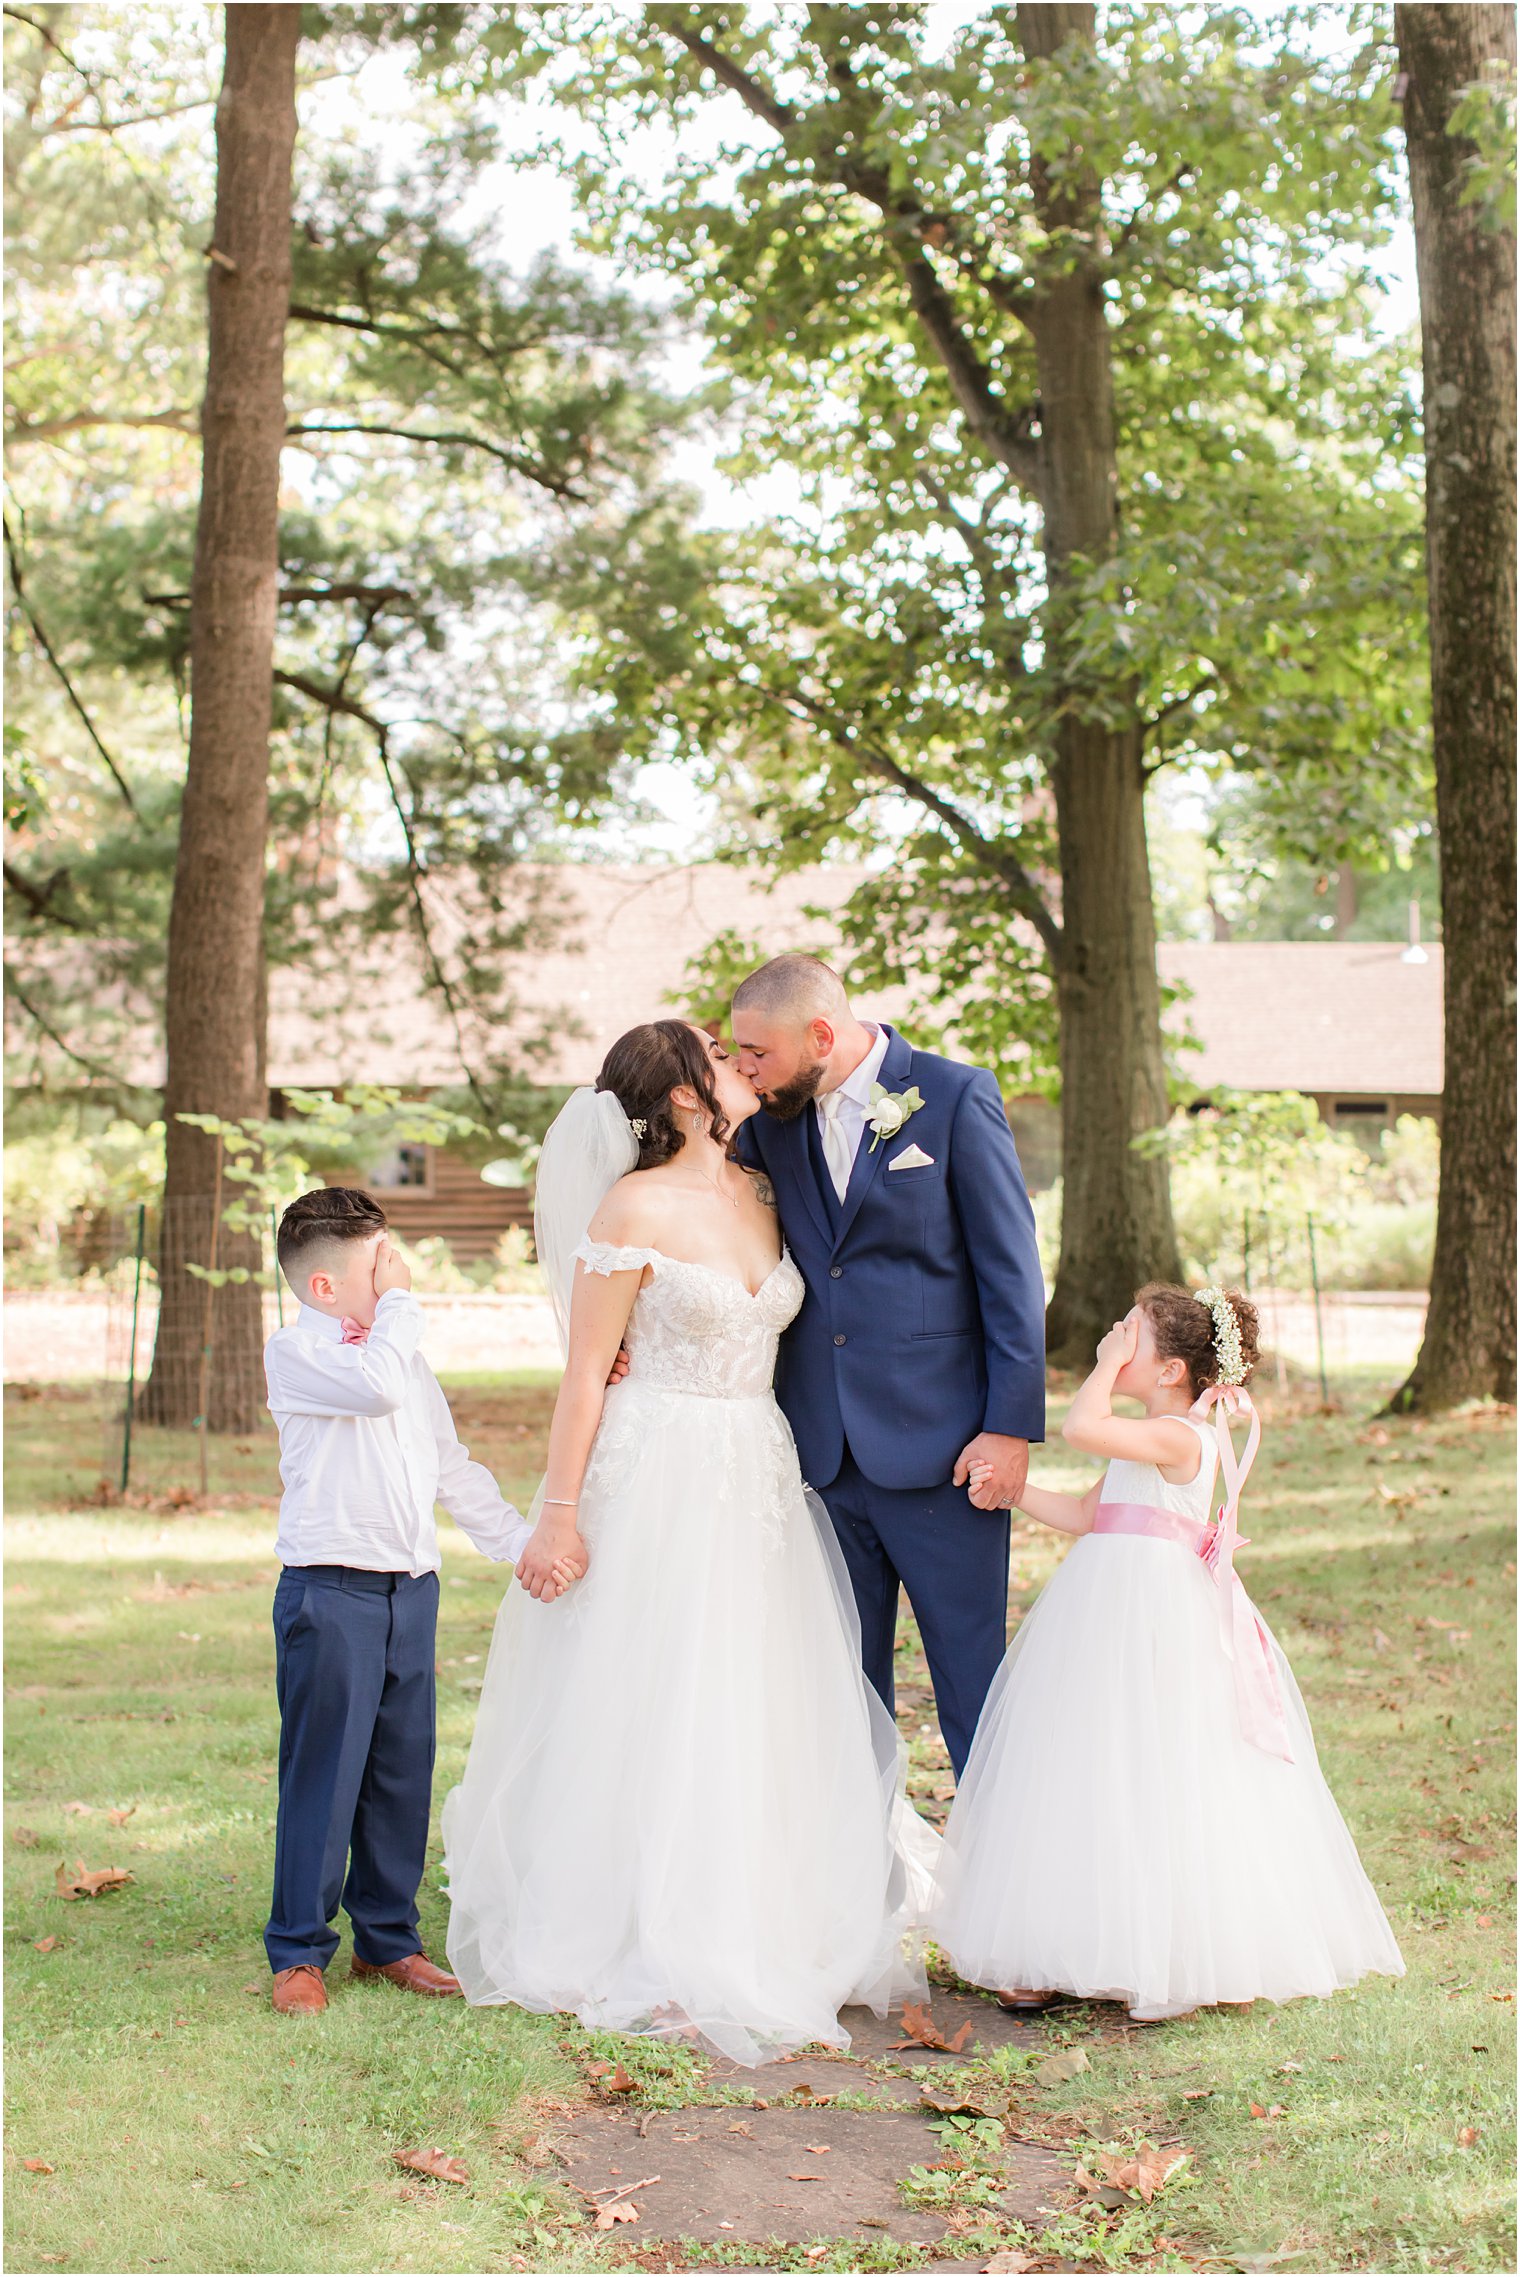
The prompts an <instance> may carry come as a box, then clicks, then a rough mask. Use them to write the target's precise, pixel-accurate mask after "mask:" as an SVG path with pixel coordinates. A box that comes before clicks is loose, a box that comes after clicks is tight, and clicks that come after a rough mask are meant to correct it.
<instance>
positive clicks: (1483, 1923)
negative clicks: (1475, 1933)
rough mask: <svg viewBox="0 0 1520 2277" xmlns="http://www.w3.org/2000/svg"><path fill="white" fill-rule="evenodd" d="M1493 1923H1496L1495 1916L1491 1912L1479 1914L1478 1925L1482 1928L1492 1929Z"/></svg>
mask: <svg viewBox="0 0 1520 2277" xmlns="http://www.w3.org/2000/svg"><path fill="white" fill-rule="evenodd" d="M1493 1925H1494V1917H1493V1915H1492V1914H1491V1913H1480V1914H1479V1916H1478V1927H1479V1928H1480V1929H1492V1928H1493Z"/></svg>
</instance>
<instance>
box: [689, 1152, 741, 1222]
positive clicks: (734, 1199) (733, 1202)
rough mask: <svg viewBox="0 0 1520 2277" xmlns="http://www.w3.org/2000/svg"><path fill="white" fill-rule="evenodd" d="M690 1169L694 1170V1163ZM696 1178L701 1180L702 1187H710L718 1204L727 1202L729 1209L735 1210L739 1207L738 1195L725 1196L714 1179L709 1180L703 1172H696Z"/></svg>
mask: <svg viewBox="0 0 1520 2277" xmlns="http://www.w3.org/2000/svg"><path fill="white" fill-rule="evenodd" d="M692 1168H693V1169H694V1170H695V1169H696V1164H695V1163H693V1164H692ZM697 1176H698V1177H699V1178H700V1179H701V1181H702V1183H703V1185H704V1186H711V1188H712V1190H713V1192H714V1193H715V1194H716V1195H717V1197H718V1199H719V1201H720V1202H727V1203H728V1205H729V1207H730V1209H734V1210H736V1209H737V1208H738V1207H739V1197H738V1195H737V1194H726V1193H725V1192H724V1191H723V1188H722V1186H721V1185H720V1184H719V1182H718V1180H717V1179H716V1178H709V1177H708V1175H707V1172H706V1171H705V1170H697Z"/></svg>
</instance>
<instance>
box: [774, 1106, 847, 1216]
mask: <svg viewBox="0 0 1520 2277" xmlns="http://www.w3.org/2000/svg"><path fill="white" fill-rule="evenodd" d="M812 1112H813V1110H812V1108H811V1107H804V1108H803V1110H802V1114H800V1115H794V1116H793V1118H792V1120H791V1121H790V1122H789V1123H782V1122H777V1121H776V1119H775V1118H774V1117H772V1118H770V1120H771V1127H772V1129H773V1130H774V1131H775V1134H776V1141H777V1153H778V1156H779V1160H780V1163H781V1164H784V1165H785V1167H786V1169H787V1170H788V1172H789V1173H790V1175H791V1180H792V1183H793V1185H794V1186H795V1187H796V1188H797V1191H798V1192H799V1194H800V1195H801V1196H802V1199H803V1201H804V1203H805V1204H806V1205H807V1210H808V1214H809V1216H810V1217H811V1218H812V1221H813V1223H814V1225H815V1226H816V1227H817V1229H818V1234H819V1238H820V1240H822V1241H823V1242H825V1243H826V1244H827V1245H828V1246H829V1247H830V1248H832V1247H833V1242H834V1235H833V1230H832V1228H831V1227H830V1225H829V1221H828V1218H827V1216H826V1214H825V1211H824V1206H823V1196H822V1195H821V1194H820V1193H819V1191H818V1181H817V1179H816V1178H815V1177H814V1176H813V1165H812V1162H811V1161H810V1159H809V1157H808V1143H807V1124H806V1122H805V1120H804V1117H806V1116H808V1115H810V1114H811V1113H812Z"/></svg>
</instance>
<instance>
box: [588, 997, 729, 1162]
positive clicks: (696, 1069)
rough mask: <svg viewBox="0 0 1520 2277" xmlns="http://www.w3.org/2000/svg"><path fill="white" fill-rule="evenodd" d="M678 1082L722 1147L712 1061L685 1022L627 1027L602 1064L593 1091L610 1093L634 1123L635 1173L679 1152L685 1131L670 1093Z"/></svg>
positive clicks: (723, 1130) (724, 1132) (724, 1130)
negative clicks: (700, 1108)
mask: <svg viewBox="0 0 1520 2277" xmlns="http://www.w3.org/2000/svg"><path fill="white" fill-rule="evenodd" d="M683 1084H684V1085H685V1086H686V1088H687V1089H688V1090H691V1091H694V1092H695V1093H696V1095H697V1097H698V1099H699V1100H700V1101H701V1103H702V1106H703V1108H704V1109H705V1110H706V1114H707V1127H708V1129H709V1131H710V1132H711V1133H712V1136H713V1137H714V1138H715V1139H716V1140H717V1142H718V1144H719V1146H722V1145H723V1144H724V1143H725V1141H726V1140H727V1138H728V1123H727V1121H726V1119H725V1117H724V1115H723V1113H722V1111H721V1110H720V1108H719V1106H718V1094H717V1092H716V1090H715V1089H714V1088H713V1079H712V1063H711V1061H710V1060H709V1059H708V1056H707V1053H706V1050H705V1049H704V1047H703V1046H702V1045H701V1044H700V1043H699V1042H698V1041H697V1038H696V1037H695V1036H694V1035H693V1034H692V1032H691V1030H690V1028H688V1027H687V1025H686V1022H685V1021H684V1020H648V1021H646V1022H645V1023H644V1025H643V1027H641V1028H630V1029H629V1031H628V1033H627V1035H626V1036H619V1037H618V1040H617V1042H616V1043H615V1044H614V1045H613V1047H612V1049H611V1051H610V1052H609V1053H608V1054H607V1057H606V1058H605V1059H604V1060H603V1062H602V1072H601V1074H600V1075H599V1076H598V1077H597V1079H596V1088H597V1090H598V1091H610V1092H611V1093H612V1095H613V1097H614V1098H615V1099H616V1101H617V1103H618V1105H619V1106H620V1107H621V1108H622V1110H623V1113H624V1114H625V1115H626V1116H627V1117H628V1120H629V1122H630V1123H632V1124H633V1125H634V1136H635V1138H636V1139H637V1140H638V1142H639V1159H638V1161H637V1162H636V1163H635V1165H634V1168H635V1169H636V1170H653V1169H655V1168H656V1166H657V1165H658V1164H659V1163H662V1162H668V1161H669V1160H670V1158H671V1156H672V1155H673V1154H679V1153H680V1151H681V1146H682V1143H683V1142H684V1140H685V1137H686V1133H685V1132H684V1131H683V1130H682V1128H681V1124H680V1119H679V1117H678V1115H677V1113H676V1110H675V1108H674V1107H672V1105H671V1104H670V1094H671V1093H672V1091H674V1090H676V1089H677V1088H678V1087H679V1086H681V1085H683ZM640 1123H642V1124H643V1126H644V1127H643V1130H642V1131H640V1130H639V1128H638V1126H639V1124H640Z"/></svg>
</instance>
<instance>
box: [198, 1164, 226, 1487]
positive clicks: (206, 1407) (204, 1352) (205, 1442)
mask: <svg viewBox="0 0 1520 2277" xmlns="http://www.w3.org/2000/svg"><path fill="white" fill-rule="evenodd" d="M221 1228H222V1134H221V1132H220V1131H218V1132H217V1134H216V1184H215V1188H214V1190H213V1192H212V1197H211V1259H210V1263H209V1265H208V1266H207V1269H206V1307H205V1311H204V1312H203V1314H202V1316H201V1320H202V1327H201V1380H200V1386H199V1389H200V1400H199V1406H200V1414H199V1416H198V1417H197V1418H196V1420H197V1422H198V1423H199V1424H200V1429H201V1493H202V1495H203V1496H205V1495H206V1494H209V1493H210V1491H211V1474H210V1440H211V1333H212V1326H213V1320H214V1314H213V1311H212V1307H213V1304H214V1302H215V1298H216V1280H215V1274H216V1251H217V1236H218V1235H219V1233H220V1232H221Z"/></svg>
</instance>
